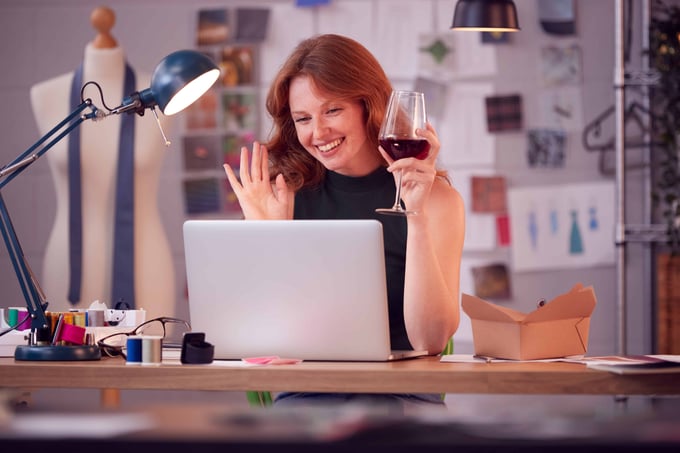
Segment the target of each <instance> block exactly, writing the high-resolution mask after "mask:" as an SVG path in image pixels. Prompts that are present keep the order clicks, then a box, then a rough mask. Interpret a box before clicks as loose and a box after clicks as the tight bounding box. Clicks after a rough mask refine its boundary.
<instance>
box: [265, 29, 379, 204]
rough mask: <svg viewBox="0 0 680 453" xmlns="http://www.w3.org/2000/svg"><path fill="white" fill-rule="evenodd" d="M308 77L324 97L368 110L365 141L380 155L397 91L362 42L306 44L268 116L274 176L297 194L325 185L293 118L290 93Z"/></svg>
mask: <svg viewBox="0 0 680 453" xmlns="http://www.w3.org/2000/svg"><path fill="white" fill-rule="evenodd" d="M300 76H307V77H309V78H310V79H311V80H312V81H313V82H314V84H315V85H316V86H317V87H318V88H319V89H320V90H323V91H326V92H328V93H333V94H335V95H337V96H338V97H339V98H341V99H343V100H347V101H356V102H358V103H360V104H361V105H362V106H363V109H364V124H365V127H366V135H367V137H368V139H369V140H370V141H371V142H372V144H373V145H374V146H373V148H374V149H375V152H376V153H378V132H379V131H380V123H381V122H382V119H383V116H384V114H385V107H386V105H387V101H388V100H389V96H390V93H391V91H392V85H391V83H390V81H389V79H388V78H387V75H386V74H385V71H384V70H383V69H382V67H381V66H380V63H378V60H376V58H375V57H374V56H373V54H371V53H370V52H369V51H368V49H366V48H365V47H364V46H362V45H361V44H359V43H358V42H357V41H355V40H353V39H350V38H347V37H345V36H340V35H334V34H326V35H319V36H316V37H313V38H309V39H306V40H304V41H302V42H301V43H300V44H298V46H297V47H296V48H295V50H293V52H292V53H291V54H290V56H289V57H288V59H287V60H286V61H285V62H284V63H283V66H282V67H281V69H280V70H279V72H278V74H277V75H276V77H275V79H274V82H273V83H272V86H271V87H270V89H269V93H268V95H267V103H266V106H267V111H268V112H269V114H270V115H271V117H272V119H273V123H274V125H273V131H272V135H271V139H270V140H269V142H268V143H267V144H266V146H267V149H268V150H269V158H270V161H271V164H272V169H271V174H272V175H273V176H274V177H275V176H276V175H278V174H279V173H282V174H283V176H284V177H285V179H286V181H287V182H288V184H289V187H290V188H291V189H292V190H295V191H297V190H298V189H300V188H303V187H314V186H317V185H318V184H320V183H321V181H323V178H324V175H325V172H326V170H325V168H324V167H323V165H321V164H320V163H319V162H318V161H317V160H316V159H314V158H313V157H312V156H311V155H310V154H309V153H308V152H307V151H306V150H305V149H304V147H303V146H302V145H301V144H300V142H299V140H298V137H297V133H296V131H295V123H294V121H293V118H292V116H291V113H290V102H289V90H290V85H291V82H292V80H293V79H295V78H296V77H300Z"/></svg>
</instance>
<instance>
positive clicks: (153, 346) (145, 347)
mask: <svg viewBox="0 0 680 453" xmlns="http://www.w3.org/2000/svg"><path fill="white" fill-rule="evenodd" d="M162 342H163V337H160V336H155V335H149V336H143V337H142V365H160V364H161V360H162V349H163V348H162Z"/></svg>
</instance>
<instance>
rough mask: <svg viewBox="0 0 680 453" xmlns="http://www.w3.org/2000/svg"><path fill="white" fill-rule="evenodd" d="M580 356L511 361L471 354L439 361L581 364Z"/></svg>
mask: <svg viewBox="0 0 680 453" xmlns="http://www.w3.org/2000/svg"><path fill="white" fill-rule="evenodd" d="M582 360H583V357H582V356H574V357H560V358H556V359H536V360H513V359H497V358H494V357H484V356H478V355H473V354H448V355H443V356H441V358H440V359H439V361H440V362H455V363H496V362H499V363H500V362H516V363H529V362H574V363H583V362H582Z"/></svg>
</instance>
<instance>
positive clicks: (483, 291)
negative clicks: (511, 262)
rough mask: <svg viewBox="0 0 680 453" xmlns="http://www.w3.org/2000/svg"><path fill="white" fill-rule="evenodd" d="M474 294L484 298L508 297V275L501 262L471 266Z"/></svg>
mask: <svg viewBox="0 0 680 453" xmlns="http://www.w3.org/2000/svg"><path fill="white" fill-rule="evenodd" d="M471 270H472V278H473V280H474V282H475V296H477V297H479V298H481V299H485V300H505V299H510V297H511V293H510V277H509V275H508V268H507V266H506V265H505V264H503V263H494V264H488V265H485V266H477V267H472V269H471Z"/></svg>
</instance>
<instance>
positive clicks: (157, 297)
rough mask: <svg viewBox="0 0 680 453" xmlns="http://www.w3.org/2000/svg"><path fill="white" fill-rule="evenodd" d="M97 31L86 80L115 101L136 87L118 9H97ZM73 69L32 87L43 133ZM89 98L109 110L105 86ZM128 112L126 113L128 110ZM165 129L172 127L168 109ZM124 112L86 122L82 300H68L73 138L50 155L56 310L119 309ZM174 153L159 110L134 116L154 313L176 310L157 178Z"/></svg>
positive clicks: (138, 269) (143, 268) (147, 300)
mask: <svg viewBox="0 0 680 453" xmlns="http://www.w3.org/2000/svg"><path fill="white" fill-rule="evenodd" d="M91 20H92V24H93V26H94V27H95V28H96V29H98V31H99V34H98V36H97V37H96V38H95V39H94V40H93V41H92V42H90V43H88V44H87V46H86V48H85V55H84V60H83V83H85V82H88V81H95V82H97V83H98V84H99V85H100V86H101V88H102V91H103V93H104V100H105V101H106V103H107V105H108V106H109V107H115V106H117V105H118V104H120V102H121V101H122V99H123V98H124V97H126V96H127V95H129V94H131V93H124V92H123V78H124V71H125V55H124V52H123V49H122V48H120V47H119V46H118V44H117V43H116V40H115V39H113V37H112V36H111V35H110V33H109V30H110V28H111V27H112V26H113V23H114V16H113V12H112V11H111V10H109V9H107V8H97V9H96V10H95V11H94V12H93V14H92V16H91ZM136 75H137V77H136V79H137V87H136V90H138V91H141V90H142V89H144V88H147V87H148V85H149V80H150V75H148V74H139V73H137V74H136ZM72 79H73V73H68V74H64V75H61V76H58V77H55V78H53V79H50V80H47V81H44V82H41V83H38V84H36V85H35V86H33V87H32V88H31V103H32V107H33V112H34V116H35V119H36V122H37V125H38V128H39V130H40V132H41V133H43V134H44V133H46V132H47V131H49V130H50V129H51V128H53V127H54V126H55V125H56V124H57V123H59V122H60V121H61V120H62V119H63V118H65V117H66V116H67V115H68V114H69V113H70V111H71V108H70V106H69V93H70V91H71V82H72ZM84 97H85V98H88V97H89V98H91V99H92V101H93V103H94V104H95V105H96V106H98V107H99V108H100V109H101V110H102V111H105V109H104V107H103V105H101V100H100V99H99V93H98V91H97V90H96V89H95V88H94V87H93V86H92V85H89V86H88V87H87V88H86V91H85V94H84ZM124 115H127V113H125V114H124ZM160 116H161V118H160V119H161V121H162V122H163V127H164V129H166V130H167V129H168V127H169V126H170V125H171V124H170V121H169V118H168V117H165V116H163V115H160ZM120 123H121V116H119V115H112V116H109V117H107V118H105V119H104V120H102V121H97V122H94V121H85V122H83V123H82V124H81V125H80V135H81V153H80V158H81V187H82V241H83V242H82V244H83V245H82V286H81V293H80V294H81V297H80V301H79V302H78V303H77V304H75V305H74V304H71V303H70V302H69V301H68V300H67V293H68V285H69V239H68V238H69V200H68V178H69V176H68V164H67V160H68V139H64V140H62V141H61V142H59V143H58V144H57V145H55V146H54V147H53V148H52V149H51V150H50V152H49V153H47V159H48V163H49V166H50V171H51V174H52V177H53V180H54V183H55V193H56V198H57V212H56V218H55V221H54V225H53V227H52V232H51V234H50V236H49V239H48V243H47V249H46V251H45V261H44V267H43V272H42V279H41V280H40V283H41V284H42V286H43V289H44V291H45V294H46V296H47V300H48V302H49V308H48V309H49V310H52V311H64V310H68V309H70V308H87V307H89V306H90V304H91V303H92V302H93V301H95V300H99V301H100V302H105V303H106V304H107V305H108V306H109V307H111V308H112V307H113V306H114V304H115V302H116V301H112V300H110V299H111V284H112V283H111V281H112V266H113V230H114V210H115V198H116V170H117V163H118V143H119V131H120ZM166 153H167V149H166V147H165V146H164V141H163V138H162V136H161V134H160V131H159V130H158V127H157V126H156V124H155V120H154V118H153V115H151V114H148V115H145V116H144V117H140V116H138V115H135V140H134V166H135V176H134V177H135V182H134V188H135V190H134V215H135V224H134V243H135V248H134V260H135V265H134V269H135V276H134V277H135V298H136V308H143V309H145V310H146V311H147V319H150V318H152V317H156V316H173V315H174V311H175V284H174V281H175V275H174V266H173V260H172V255H171V252H170V247H169V243H168V240H167V236H166V234H165V230H164V228H163V225H162V223H161V219H160V215H159V211H158V206H157V195H158V181H159V175H160V169H161V165H162V161H163V159H164V157H165V155H166Z"/></svg>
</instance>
